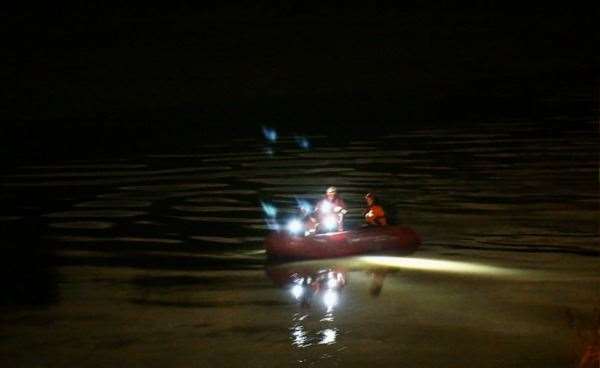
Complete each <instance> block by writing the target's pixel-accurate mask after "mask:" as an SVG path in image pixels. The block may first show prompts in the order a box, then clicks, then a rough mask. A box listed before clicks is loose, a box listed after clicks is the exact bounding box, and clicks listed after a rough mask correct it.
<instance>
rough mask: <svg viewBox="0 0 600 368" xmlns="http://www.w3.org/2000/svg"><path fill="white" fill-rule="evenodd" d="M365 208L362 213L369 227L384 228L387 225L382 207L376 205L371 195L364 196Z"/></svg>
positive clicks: (375, 200) (374, 198) (375, 199)
mask: <svg viewBox="0 0 600 368" xmlns="http://www.w3.org/2000/svg"><path fill="white" fill-rule="evenodd" d="M365 201H366V202H367V208H366V209H365V211H364V214H365V215H364V217H365V221H366V222H367V225H369V226H386V225H387V224H388V221H387V217H386V215H385V211H384V210H383V207H381V206H380V205H379V204H378V203H377V198H376V197H375V195H374V194H373V193H367V195H365Z"/></svg>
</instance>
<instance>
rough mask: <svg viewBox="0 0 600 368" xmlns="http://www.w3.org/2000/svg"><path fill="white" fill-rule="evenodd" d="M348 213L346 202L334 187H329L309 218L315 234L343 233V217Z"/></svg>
mask: <svg viewBox="0 0 600 368" xmlns="http://www.w3.org/2000/svg"><path fill="white" fill-rule="evenodd" d="M347 212H348V210H347V206H346V202H344V200H343V199H342V197H340V196H339V195H338V193H337V188H336V187H329V188H327V191H326V192H325V197H324V198H323V199H321V200H320V201H319V202H318V203H317V205H316V207H315V210H314V212H313V214H312V216H311V222H312V223H313V224H314V226H315V230H314V231H316V232H328V231H344V223H343V220H344V215H345V214H346V213H347Z"/></svg>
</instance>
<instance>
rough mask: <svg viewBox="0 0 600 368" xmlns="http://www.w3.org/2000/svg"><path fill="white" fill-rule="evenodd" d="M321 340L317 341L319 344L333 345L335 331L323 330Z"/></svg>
mask: <svg viewBox="0 0 600 368" xmlns="http://www.w3.org/2000/svg"><path fill="white" fill-rule="evenodd" d="M322 332H323V339H321V341H319V344H327V345H328V344H333V343H335V338H336V336H337V331H336V330H334V329H331V328H328V329H326V330H323V331H322Z"/></svg>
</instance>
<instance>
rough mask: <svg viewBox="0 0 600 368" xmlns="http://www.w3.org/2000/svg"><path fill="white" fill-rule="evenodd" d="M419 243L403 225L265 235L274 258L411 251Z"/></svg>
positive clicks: (266, 244)
mask: <svg viewBox="0 0 600 368" xmlns="http://www.w3.org/2000/svg"><path fill="white" fill-rule="evenodd" d="M420 245H421V237H420V236H419V234H417V233H416V232H415V231H414V230H413V229H411V228H409V227H406V226H399V225H393V226H378V227H365V228H360V229H357V230H349V231H339V232H331V233H325V234H316V235H309V236H303V235H296V234H293V233H289V232H285V231H278V232H273V233H271V234H269V235H268V236H267V237H266V238H265V248H266V252H267V256H268V257H269V258H275V259H320V258H336V257H347V256H352V255H358V254H365V253H378V252H379V253H381V252H386V253H388V252H402V253H410V252H412V251H414V250H416V249H417V248H418V247H419V246H420Z"/></svg>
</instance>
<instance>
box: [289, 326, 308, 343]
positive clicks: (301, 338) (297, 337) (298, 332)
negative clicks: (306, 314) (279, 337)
mask: <svg viewBox="0 0 600 368" xmlns="http://www.w3.org/2000/svg"><path fill="white" fill-rule="evenodd" d="M292 337H293V340H294V343H293V344H294V345H296V346H300V347H305V346H306V332H304V328H303V327H302V326H301V325H300V326H296V327H294V328H292Z"/></svg>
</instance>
